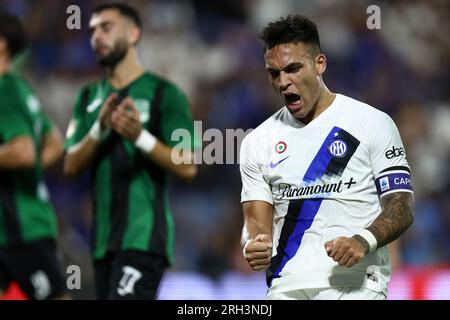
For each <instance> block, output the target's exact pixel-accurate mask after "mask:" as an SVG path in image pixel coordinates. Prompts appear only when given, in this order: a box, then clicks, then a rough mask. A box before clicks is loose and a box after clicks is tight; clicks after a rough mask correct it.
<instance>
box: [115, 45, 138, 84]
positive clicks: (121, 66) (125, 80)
mask: <svg viewBox="0 0 450 320" xmlns="http://www.w3.org/2000/svg"><path fill="white" fill-rule="evenodd" d="M144 72H145V69H144V68H143V67H142V66H141V64H140V62H139V59H138V57H137V52H136V49H134V48H130V50H128V52H127V54H126V55H125V57H124V58H123V60H122V61H120V62H119V63H118V64H117V65H116V66H115V67H114V68H111V69H108V70H107V78H108V81H109V83H111V85H112V86H113V87H114V88H116V89H120V88H123V87H126V86H127V85H128V84H130V83H131V82H133V81H134V80H136V79H137V78H139V77H140V76H141V75H142V74H143V73H144Z"/></svg>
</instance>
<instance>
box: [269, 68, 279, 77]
mask: <svg viewBox="0 0 450 320" xmlns="http://www.w3.org/2000/svg"><path fill="white" fill-rule="evenodd" d="M267 72H268V73H269V75H270V77H271V78H276V77H278V74H279V72H278V71H276V70H270V69H269V70H267Z"/></svg>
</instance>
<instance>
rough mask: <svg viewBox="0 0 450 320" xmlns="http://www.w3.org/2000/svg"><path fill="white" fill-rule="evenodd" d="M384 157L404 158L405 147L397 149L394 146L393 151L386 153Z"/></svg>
mask: <svg viewBox="0 0 450 320" xmlns="http://www.w3.org/2000/svg"><path fill="white" fill-rule="evenodd" d="M384 155H385V156H386V158H388V159H392V158H397V157H402V156H404V155H405V150H404V149H403V147H400V148H397V147H395V146H393V147H392V149H389V150H388V151H386V153H385V154H384Z"/></svg>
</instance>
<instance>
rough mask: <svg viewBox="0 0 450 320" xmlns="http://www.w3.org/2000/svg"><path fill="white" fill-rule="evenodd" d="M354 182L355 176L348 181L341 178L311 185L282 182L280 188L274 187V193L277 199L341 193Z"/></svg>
mask: <svg viewBox="0 0 450 320" xmlns="http://www.w3.org/2000/svg"><path fill="white" fill-rule="evenodd" d="M354 184H356V181H355V180H354V179H353V177H352V178H350V179H349V180H347V181H343V180H339V182H336V183H326V184H315V185H310V186H295V185H294V186H293V185H291V184H289V183H280V184H279V185H278V188H277V189H278V190H276V189H275V188H272V194H273V195H274V197H275V199H277V200H282V199H299V198H314V197H323V196H326V195H330V194H332V193H341V192H342V191H344V190H346V189H350V188H351V187H352V186H353V185H354Z"/></svg>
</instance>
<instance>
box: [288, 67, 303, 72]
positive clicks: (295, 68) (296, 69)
mask: <svg viewBox="0 0 450 320" xmlns="http://www.w3.org/2000/svg"><path fill="white" fill-rule="evenodd" d="M301 67H302V66H300V65H297V66H294V67H290V68H287V69H286V72H287V73H296V72H298V71H299V70H300V68H301Z"/></svg>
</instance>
